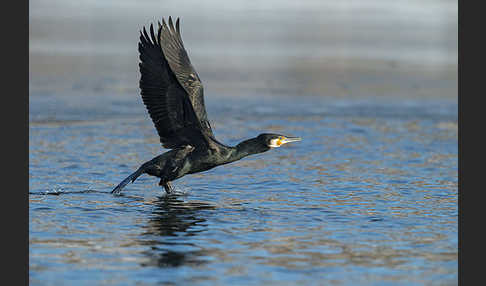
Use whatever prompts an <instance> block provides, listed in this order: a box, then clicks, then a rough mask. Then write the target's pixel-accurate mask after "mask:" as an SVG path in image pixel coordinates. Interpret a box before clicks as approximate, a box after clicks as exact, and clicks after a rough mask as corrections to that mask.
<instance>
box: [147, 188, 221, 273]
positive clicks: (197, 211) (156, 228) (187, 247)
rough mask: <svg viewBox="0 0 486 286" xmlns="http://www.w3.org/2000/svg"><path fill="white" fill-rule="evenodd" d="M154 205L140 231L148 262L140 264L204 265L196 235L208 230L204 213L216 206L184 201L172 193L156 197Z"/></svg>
mask: <svg viewBox="0 0 486 286" xmlns="http://www.w3.org/2000/svg"><path fill="white" fill-rule="evenodd" d="M154 204H155V206H156V208H155V209H154V211H153V213H152V217H151V218H150V220H149V221H148V226H147V229H146V231H145V232H144V233H143V234H142V239H143V244H145V245H150V246H151V247H150V250H146V251H144V252H143V254H144V255H146V256H148V258H149V259H148V261H147V262H145V263H142V266H157V267H179V266H183V265H200V264H204V263H205V262H206V260H205V259H204V257H206V256H207V251H206V250H205V249H204V245H201V244H200V243H198V240H197V237H196V236H197V235H198V234H199V233H201V232H204V231H206V230H207V224H206V219H204V215H205V214H204V212H207V211H210V210H213V209H215V208H216V207H215V206H213V205H210V204H207V203H204V202H185V201H184V200H182V199H180V198H178V197H177V196H175V195H168V196H164V197H160V198H158V200H157V201H155V202H154Z"/></svg>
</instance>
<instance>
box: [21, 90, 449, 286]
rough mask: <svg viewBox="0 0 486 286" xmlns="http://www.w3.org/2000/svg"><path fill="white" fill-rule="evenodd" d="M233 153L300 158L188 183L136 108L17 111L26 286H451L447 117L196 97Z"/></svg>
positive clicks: (49, 105)
mask: <svg viewBox="0 0 486 286" xmlns="http://www.w3.org/2000/svg"><path fill="white" fill-rule="evenodd" d="M206 102H207V108H208V114H209V117H210V120H211V121H212V126H213V129H214V132H215V135H216V137H217V138H218V139H220V140H221V141H222V142H225V143H227V144H230V145H234V144H237V143H238V142H239V141H241V140H243V139H246V138H249V137H254V136H256V135H258V134H259V133H262V132H274V133H281V134H284V135H290V136H300V137H302V138H303V140H302V141H301V142H298V143H293V144H288V145H285V146H283V147H281V148H278V149H273V150H271V151H269V152H267V153H263V154H259V155H255V156H251V157H248V158H245V159H243V160H241V161H238V162H235V163H232V164H230V165H225V166H221V167H217V168H215V169H212V170H210V171H207V172H204V173H200V174H194V175H188V176H186V177H183V178H181V179H179V180H177V181H175V184H174V185H175V187H176V193H175V195H170V196H167V195H165V194H164V192H163V189H161V187H159V186H158V179H157V178H154V177H150V176H147V175H145V176H142V177H140V178H139V179H138V180H137V181H136V182H135V183H133V184H129V185H128V186H127V187H126V189H125V190H124V192H123V193H122V195H121V196H113V195H111V194H110V191H111V190H112V188H113V187H114V186H116V185H117V184H118V183H119V182H120V181H121V180H122V179H123V178H125V177H126V176H127V175H128V174H130V173H131V172H133V171H134V170H135V169H136V168H138V167H139V165H140V164H141V163H143V162H145V161H147V160H149V159H151V158H153V157H155V156H157V155H158V154H161V153H162V152H164V151H165V150H163V149H162V147H161V146H160V143H159V142H158V137H157V135H156V132H155V129H154V127H153V125H152V122H151V121H150V119H149V117H148V116H147V115H146V111H145V109H144V107H143V105H142V103H141V101H140V99H139V98H138V97H137V96H136V95H133V94H131V95H126V96H121V95H116V94H111V93H108V94H105V95H104V96H88V95H85V96H83V97H76V96H71V97H69V98H68V97H63V96H56V95H50V94H41V95H34V96H32V95H31V97H30V128H29V139H30V141H29V178H30V180H29V184H30V195H29V201H30V206H29V216H30V224H29V241H30V245H29V246H30V247H29V266H30V270H29V273H30V283H31V285H338V284H339V285H358V284H359V285H454V284H457V266H458V265H457V255H458V244H457V235H458V231H457V218H458V207H457V193H458V177H457V164H458V162H457V152H458V151H457V138H458V137H457V101H456V100H452V99H447V98H439V97H437V98H414V99H411V98H402V97H359V98H349V97H332V96H289V97H287V96H278V97H276V96H270V95H268V96H253V97H251V96H250V97H247V96H245V97H244V96H233V97H227V96H219V95H212V96H206Z"/></svg>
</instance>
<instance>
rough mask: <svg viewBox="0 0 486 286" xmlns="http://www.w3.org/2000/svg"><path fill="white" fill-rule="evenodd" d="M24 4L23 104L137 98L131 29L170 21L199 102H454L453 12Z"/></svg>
mask: <svg viewBox="0 0 486 286" xmlns="http://www.w3.org/2000/svg"><path fill="white" fill-rule="evenodd" d="M29 5H30V6H29V8H30V16H29V39H30V44H29V70H30V71H29V82H30V95H31V96H36V95H43V94H44V95H45V94H46V93H49V94H51V95H52V94H57V95H60V96H66V95H76V94H78V95H88V94H97V93H99V92H104V94H112V95H113V96H123V95H126V96H130V97H132V96H133V95H134V94H138V93H139V90H138V80H139V72H138V51H137V43H138V35H139V30H140V29H141V28H142V27H143V26H147V27H148V25H150V23H156V22H157V21H158V20H161V18H162V17H165V18H166V17H168V16H169V15H171V16H172V17H174V18H176V17H180V18H181V30H182V35H183V40H184V43H185V46H186V49H187V50H188V52H189V55H190V58H191V61H192V63H193V65H194V66H195V68H196V70H197V71H198V73H199V75H200V77H201V78H202V80H203V84H204V85H205V94H206V97H207V98H210V97H211V96H218V95H221V96H231V95H243V96H250V95H255V96H260V95H289V96H293V95H323V96H353V97H354V96H359V97H362V96H367V95H368V96H386V97H394V96H404V97H409V98H417V97H440V98H449V99H454V98H456V97H457V31H458V28H457V1H436V0H432V1H416V0H414V1H381V0H373V1H338V2H335V1H300V2H296V1H289V0H285V1H276V0H270V1H242V0H239V1H232V2H231V4H230V3H227V2H226V1H183V2H180V1H163V2H160V1H141V2H140V1H136V2H135V1H82V2H78V1H72V0H69V1H60V0H43V1H30V4H29ZM31 100H32V99H31Z"/></svg>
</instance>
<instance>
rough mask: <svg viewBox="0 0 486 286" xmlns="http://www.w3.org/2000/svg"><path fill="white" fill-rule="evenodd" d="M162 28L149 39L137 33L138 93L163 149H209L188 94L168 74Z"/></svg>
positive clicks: (144, 32)
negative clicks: (188, 147) (187, 147)
mask: <svg viewBox="0 0 486 286" xmlns="http://www.w3.org/2000/svg"><path fill="white" fill-rule="evenodd" d="M161 30H162V29H161V28H159V30H158V37H155V34H154V29H153V26H152V25H150V37H149V35H148V34H147V31H146V30H145V28H144V29H143V33H142V32H140V42H139V44H138V50H139V52H140V64H139V67H140V73H141V78H140V89H141V95H142V99H143V103H144V104H145V106H146V107H147V110H148V112H149V114H150V117H151V118H152V121H153V122H154V125H155V128H156V129H157V132H158V134H159V136H160V142H161V143H162V146H164V147H165V148H178V147H181V146H185V145H191V146H195V147H198V146H204V147H206V148H208V147H209V144H210V142H209V141H208V135H207V134H205V128H204V127H203V126H201V123H200V120H199V118H198V116H197V114H196V112H195V110H194V108H193V105H192V102H191V100H190V97H189V96H188V93H187V91H186V90H185V89H184V88H183V87H182V86H181V84H180V83H179V81H178V79H177V78H176V76H175V74H174V72H173V71H172V70H171V68H170V66H169V64H168V62H167V60H166V58H165V57H164V54H163V50H162V48H161V46H160V40H158V39H161Z"/></svg>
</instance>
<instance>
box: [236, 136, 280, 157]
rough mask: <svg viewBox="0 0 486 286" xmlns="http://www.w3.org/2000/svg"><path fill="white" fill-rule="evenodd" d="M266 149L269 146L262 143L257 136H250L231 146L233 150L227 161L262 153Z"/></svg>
mask: <svg viewBox="0 0 486 286" xmlns="http://www.w3.org/2000/svg"><path fill="white" fill-rule="evenodd" d="M268 150H270V147H267V146H265V145H264V144H262V143H261V141H260V140H259V139H258V138H251V139H248V140H245V141H242V142H241V143H239V144H238V145H236V146H235V147H233V151H232V153H231V155H230V157H229V162H234V161H237V160H240V159H241V158H244V157H246V156H249V155H253V154H258V153H262V152H265V151H268Z"/></svg>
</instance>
